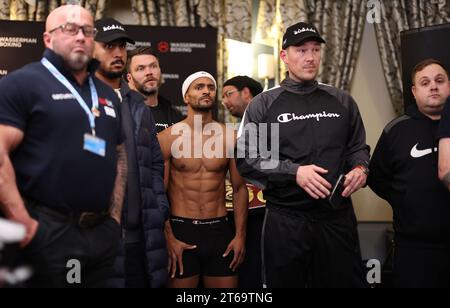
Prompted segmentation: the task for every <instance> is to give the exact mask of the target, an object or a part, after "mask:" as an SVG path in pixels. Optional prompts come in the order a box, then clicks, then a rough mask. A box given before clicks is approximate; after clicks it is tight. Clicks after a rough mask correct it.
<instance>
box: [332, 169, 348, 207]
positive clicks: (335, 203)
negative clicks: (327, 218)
mask: <svg viewBox="0 0 450 308" xmlns="http://www.w3.org/2000/svg"><path fill="white" fill-rule="evenodd" d="M344 183H345V174H341V175H340V176H339V179H338V180H337V182H336V185H334V188H333V190H332V192H331V195H330V197H329V198H328V202H329V203H330V205H331V207H332V208H333V209H335V210H337V209H340V208H341V207H342V202H343V201H344V199H345V198H344V197H343V196H342V194H343V193H344V190H345V187H344Z"/></svg>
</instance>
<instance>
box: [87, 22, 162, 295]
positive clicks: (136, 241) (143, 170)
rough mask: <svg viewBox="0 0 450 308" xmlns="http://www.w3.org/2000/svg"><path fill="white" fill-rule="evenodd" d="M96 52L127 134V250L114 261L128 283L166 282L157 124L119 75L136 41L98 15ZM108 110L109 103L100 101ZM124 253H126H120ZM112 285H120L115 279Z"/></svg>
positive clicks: (135, 285) (142, 285)
mask: <svg viewBox="0 0 450 308" xmlns="http://www.w3.org/2000/svg"><path fill="white" fill-rule="evenodd" d="M95 26H96V28H97V29H98V30H99V33H98V34H97V36H96V38H95V40H96V42H95V53H94V56H95V58H96V59H97V60H99V61H100V66H99V69H98V70H97V73H96V75H97V77H98V78H99V79H101V80H103V81H104V82H105V83H106V84H108V85H109V86H110V87H112V88H113V89H114V90H115V91H116V93H117V95H118V96H119V99H120V101H121V113H122V123H123V128H124V132H125V136H126V141H125V145H126V149H127V157H128V166H129V168H128V184H127V191H126V195H125V200H124V207H123V208H124V213H123V221H122V231H123V232H122V240H123V243H124V244H125V249H122V250H125V251H122V252H121V255H120V256H119V258H118V260H117V261H116V268H117V269H118V272H119V273H120V274H121V275H122V276H123V277H125V286H126V287H127V288H146V287H153V288H155V287H164V286H165V284H166V282H167V280H168V273H167V262H168V256H167V250H166V249H167V248H166V242H165V238H164V234H163V227H164V222H165V220H166V219H167V218H168V211H169V204H168V200H167V197H166V194H165V192H164V182H163V174H164V162H163V158H162V154H161V149H160V147H159V143H158V140H157V139H156V126H155V122H154V120H153V116H152V114H151V111H150V110H149V109H148V108H147V107H146V106H145V103H144V98H143V97H142V95H140V94H139V93H137V92H135V91H132V90H130V89H129V88H128V85H127V83H126V82H125V81H124V80H123V79H122V76H123V74H124V72H125V70H126V61H127V50H126V46H127V42H128V43H132V44H134V41H133V40H132V39H131V38H130V37H129V36H128V34H127V33H126V31H125V29H124V26H123V25H122V24H121V23H119V22H118V21H116V20H114V19H112V18H105V19H102V20H98V21H97V22H96V23H95ZM100 104H106V105H105V106H104V108H105V110H107V108H108V106H107V104H108V102H102V101H100ZM124 257H125V258H124ZM116 286H123V283H122V281H117V282H116Z"/></svg>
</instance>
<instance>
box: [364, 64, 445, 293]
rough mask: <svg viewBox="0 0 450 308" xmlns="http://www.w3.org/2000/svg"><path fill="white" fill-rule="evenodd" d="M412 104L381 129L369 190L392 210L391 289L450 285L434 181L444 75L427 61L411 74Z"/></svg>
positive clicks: (441, 203)
mask: <svg viewBox="0 0 450 308" xmlns="http://www.w3.org/2000/svg"><path fill="white" fill-rule="evenodd" d="M413 93H414V97H415V98H416V102H417V106H416V105H412V106H410V107H409V108H408V109H407V112H406V115H404V116H402V117H400V118H398V119H396V120H394V121H393V122H391V123H390V124H388V125H387V127H386V128H385V129H384V131H383V133H382V135H381V138H380V140H379V142H378V145H377V147H376V149H375V152H374V155H373V157H372V162H371V164H370V169H371V174H370V176H369V186H370V187H371V188H372V189H373V190H374V191H375V192H376V193H377V194H378V195H379V196H380V197H381V198H383V199H385V200H387V201H388V202H389V203H390V204H391V206H392V208H393V210H394V227H395V232H396V233H395V244H396V247H395V260H394V286H395V287H414V288H415V287H418V288H420V287H450V193H449V192H448V190H447V189H446V188H445V187H444V186H443V185H442V183H441V182H440V181H439V178H438V140H437V137H438V128H439V120H440V119H441V113H442V110H443V108H444V103H445V101H446V99H447V97H448V96H449V95H450V84H449V79H448V72H447V71H446V69H445V68H444V66H443V65H442V64H441V63H440V62H438V61H436V60H432V59H428V60H424V61H422V62H421V63H419V64H418V65H417V66H416V67H415V68H414V70H413Z"/></svg>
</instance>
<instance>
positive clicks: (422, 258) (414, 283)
mask: <svg viewBox="0 0 450 308" xmlns="http://www.w3.org/2000/svg"><path fill="white" fill-rule="evenodd" d="M394 287H395V288H450V246H447V247H445V246H444V247H432V246H430V245H426V246H425V245H420V244H417V245H412V244H411V243H408V244H402V243H397V244H396V247H395V255H394Z"/></svg>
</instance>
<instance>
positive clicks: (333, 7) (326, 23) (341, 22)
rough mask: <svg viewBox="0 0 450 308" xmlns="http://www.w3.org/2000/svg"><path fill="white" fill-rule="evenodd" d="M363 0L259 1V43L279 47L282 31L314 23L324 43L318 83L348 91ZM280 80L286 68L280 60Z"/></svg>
mask: <svg viewBox="0 0 450 308" xmlns="http://www.w3.org/2000/svg"><path fill="white" fill-rule="evenodd" d="M366 11H367V8H366V1H364V0H341V1H332V0H262V1H260V8H259V16H258V22H257V24H258V32H257V35H256V38H257V40H258V42H259V43H263V44H268V43H269V44H271V45H272V46H276V47H277V48H276V49H278V48H279V46H281V40H282V36H283V33H284V32H285V31H286V29H287V28H288V27H289V26H292V25H294V24H296V23H298V22H300V21H306V22H310V23H312V24H314V25H315V26H316V27H317V28H318V30H319V32H320V33H321V35H322V36H323V37H324V39H325V40H326V41H327V45H326V46H325V48H324V51H323V55H322V63H321V69H320V74H319V77H318V78H319V80H320V81H321V82H324V83H327V84H330V85H332V86H335V87H338V88H341V89H343V90H346V91H349V90H350V87H351V82H352V78H353V74H354V69H355V66H356V60H357V58H358V55H359V50H360V46H361V41H362V34H363V31H364V23H365V17H366ZM280 64H281V65H280V72H279V74H280V76H279V78H280V80H281V79H283V78H284V74H285V72H286V68H285V67H284V65H283V64H282V63H280Z"/></svg>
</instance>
